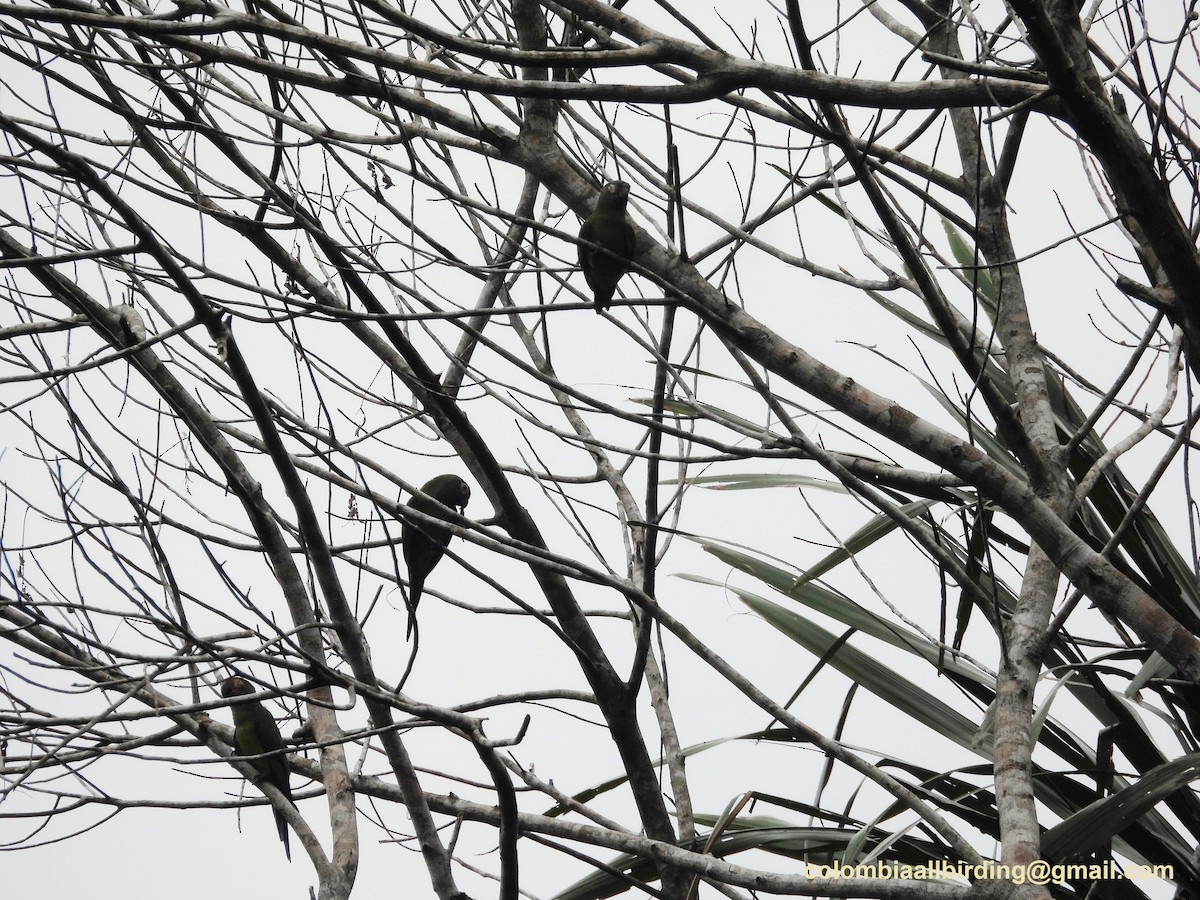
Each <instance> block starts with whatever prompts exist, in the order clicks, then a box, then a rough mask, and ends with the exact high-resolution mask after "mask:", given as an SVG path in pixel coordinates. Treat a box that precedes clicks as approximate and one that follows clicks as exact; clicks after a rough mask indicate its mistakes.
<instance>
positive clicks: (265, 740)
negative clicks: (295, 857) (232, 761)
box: [221, 675, 292, 862]
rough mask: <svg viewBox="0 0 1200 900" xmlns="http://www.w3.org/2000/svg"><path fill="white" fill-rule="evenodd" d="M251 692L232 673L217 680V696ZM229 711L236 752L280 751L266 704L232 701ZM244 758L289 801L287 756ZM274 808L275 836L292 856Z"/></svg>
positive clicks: (284, 828) (283, 825) (276, 730)
mask: <svg viewBox="0 0 1200 900" xmlns="http://www.w3.org/2000/svg"><path fill="white" fill-rule="evenodd" d="M254 692H255V688H254V685H252V684H251V683H250V682H248V681H247V680H246V679H245V678H242V677H240V676H237V675H234V676H233V677H232V678H226V679H225V681H224V682H223V683H222V684H221V696H222V697H225V698H227V699H228V698H230V697H241V696H245V695H247V694H253V693H254ZM229 710H230V712H232V713H233V741H234V748H235V749H236V750H237V755H238V756H258V755H259V754H260V753H271V752H272V751H276V750H279V751H282V750H283V748H284V743H283V737H282V736H281V735H280V734H279V726H278V725H276V724H275V719H274V717H273V716H272V715H271V714H270V713H269V712H267V710H266V707H264V706H263V705H262V704H261V703H259V702H257V701H255V702H253V703H236V704H233V705H231V706H230V707H229ZM248 762H249V763H250V764H251V765H253V766H254V768H256V769H257V770H258V772H259V779H258V780H260V781H267V782H269V783H270V784H273V785H275V787H276V788H278V790H279V792H280V793H281V794H283V796H285V797H287V799H288V802H289V803H290V802H292V785H291V779H290V777H289V775H288V766H287V760H286V759H285V758H284V756H283V754H282V753H279V754H277V755H275V756H264V757H262V758H260V759H251V760H248ZM274 812H275V826H276V827H277V828H278V829H279V840H281V841H283V850H284V852H285V853H286V854H287V858H288V861H289V862H290V861H291V859H292V848H291V846H290V844H289V843H288V829H287V822H286V821H284V818H283V813H281V812H280V811H279V810H277V809H276V810H274Z"/></svg>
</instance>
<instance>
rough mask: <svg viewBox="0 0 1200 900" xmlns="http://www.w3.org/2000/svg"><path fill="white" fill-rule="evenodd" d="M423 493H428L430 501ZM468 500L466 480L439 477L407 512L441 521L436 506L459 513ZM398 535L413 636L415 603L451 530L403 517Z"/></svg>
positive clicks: (440, 515)
mask: <svg viewBox="0 0 1200 900" xmlns="http://www.w3.org/2000/svg"><path fill="white" fill-rule="evenodd" d="M422 494H428V495H429V497H431V498H433V499H432V500H431V499H429V497H424V496H421V495H422ZM470 499H471V488H470V487H469V486H468V485H467V483H466V482H465V481H463V480H462V479H461V478H459V477H458V476H457V475H439V476H437V478H431V479H430V480H429V481H427V482H425V484H423V485H422V486H421V494H418V495H417V496H415V497H413V498H412V500H411V501H409V503H408V509H412V510H416V511H417V512H419V513H425V514H426V515H429V516H437V517H439V518H440V517H442V515H443V513H442V512H441V510H439V509H438V506H437V503H440V504H442V506H449V507H450V508H451V509H455V510H458V512H460V513H461V512H462V511H463V510H464V509H466V507H467V501H468V500H470ZM434 500H436V501H437V503H434V502H433V501H434ZM400 536H401V538H402V539H403V541H404V563H405V565H407V566H408V635H412V630H413V625H414V623H415V622H416V621H417V603H418V601H420V599H421V591H422V590H424V588H425V579H426V578H428V577H429V573H430V572H432V571H433V567H434V566H436V565H437V564H438V562H439V560H441V558H442V554H443V553H445V552H446V545H447V544H449V543H450V529H448V528H444V527H441V526H439V525H436V524H434V523H432V522H425V521H420V520H418V519H416V518H415V517H414V518H411V519H410V518H405V520H404V525H403V526H402V527H401V529H400Z"/></svg>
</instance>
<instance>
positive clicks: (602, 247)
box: [579, 181, 637, 312]
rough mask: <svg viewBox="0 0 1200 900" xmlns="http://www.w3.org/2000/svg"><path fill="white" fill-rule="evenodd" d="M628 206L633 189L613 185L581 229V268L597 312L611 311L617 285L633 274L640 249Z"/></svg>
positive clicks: (605, 190) (602, 193)
mask: <svg viewBox="0 0 1200 900" xmlns="http://www.w3.org/2000/svg"><path fill="white" fill-rule="evenodd" d="M628 203H629V185H628V184H627V183H625V182H624V181H610V182H609V183H608V184H606V185H605V186H604V187H602V188H601V189H600V195H599V197H597V199H596V208H595V209H594V210H593V211H592V214H591V215H590V216H588V217H587V218H586V219H584V220H583V227H582V228H580V229H579V267H580V268H581V269H583V277H584V278H586V279H587V283H588V287H590V288H591V289H592V294H593V296H594V297H595V300H596V312H602V311H603V310H605V309H607V308H608V304H610V303H611V302H612V298H613V294H614V293H616V290H617V282H618V281H620V280H621V276H622V275H624V274H625V273H626V272H628V271H629V263H630V260H632V259H633V254H634V252H635V250H636V249H637V235H636V234H635V233H634V230H633V224H632V223H631V222H630V221H629V218H628V216H626V215H625V206H626V204H628ZM592 244H595V245H596V246H591V245H592ZM606 251H607V252H606Z"/></svg>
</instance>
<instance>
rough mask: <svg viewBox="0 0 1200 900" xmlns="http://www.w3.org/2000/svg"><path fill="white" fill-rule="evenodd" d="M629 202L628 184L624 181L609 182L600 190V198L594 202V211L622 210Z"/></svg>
mask: <svg viewBox="0 0 1200 900" xmlns="http://www.w3.org/2000/svg"><path fill="white" fill-rule="evenodd" d="M628 202H629V183H628V182H626V181H610V182H609V183H608V184H606V185H605V186H604V187H602V188H600V196H599V198H597V200H596V209H604V210H609V209H613V210H623V209H625V204H626V203H628Z"/></svg>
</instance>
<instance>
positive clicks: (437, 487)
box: [421, 475, 471, 513]
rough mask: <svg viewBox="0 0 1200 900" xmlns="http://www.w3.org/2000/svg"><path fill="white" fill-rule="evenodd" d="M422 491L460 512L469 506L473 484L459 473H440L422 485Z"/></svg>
mask: <svg viewBox="0 0 1200 900" xmlns="http://www.w3.org/2000/svg"><path fill="white" fill-rule="evenodd" d="M421 492H422V493H425V494H428V495H429V496H430V497H433V498H434V499H435V500H437V501H438V502H439V503H441V504H442V505H443V506H449V507H452V508H453V509H456V510H458V511H459V512H460V513H461V512H463V510H465V509H466V508H467V501H468V500H470V499H471V486H470V485H469V484H467V483H466V482H465V481H463V480H462V479H461V478H459V477H458V476H457V475H439V476H437V477H436V478H431V479H430V480H429V481H427V482H425V484H424V485H422V487H421Z"/></svg>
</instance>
